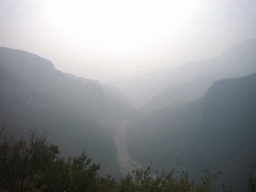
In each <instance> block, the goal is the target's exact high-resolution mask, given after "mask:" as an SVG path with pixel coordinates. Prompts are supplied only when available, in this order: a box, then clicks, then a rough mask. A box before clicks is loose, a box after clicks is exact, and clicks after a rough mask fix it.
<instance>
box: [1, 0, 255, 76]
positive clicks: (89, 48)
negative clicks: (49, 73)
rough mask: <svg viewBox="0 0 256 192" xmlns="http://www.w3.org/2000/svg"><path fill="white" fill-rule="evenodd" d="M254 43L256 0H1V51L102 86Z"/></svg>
mask: <svg viewBox="0 0 256 192" xmlns="http://www.w3.org/2000/svg"><path fill="white" fill-rule="evenodd" d="M254 37H256V1H255V0H179V1H177V0H173V1H172V0H126V1H124V0H79V1H78V0H72V1H71V0H61V1H57V0H0V46H3V47H10V48H14V49H22V50H25V51H28V52H32V53H35V54H37V55H39V56H41V57H44V58H47V59H49V60H51V61H52V62H53V64H54V65H55V67H56V68H57V69H59V70H61V71H63V72H68V73H73V74H75V75H78V76H83V77H87V78H92V79H98V80H103V79H104V78H111V77H128V76H131V75H137V74H143V73H147V72H150V71H153V70H156V69H159V68H166V67H169V66H171V65H176V64H179V63H183V62H186V61H190V60H201V59H207V58H211V57H214V56H216V55H219V54H220V53H222V52H223V51H225V50H226V49H227V48H229V47H231V46H233V45H234V44H237V43H239V42H241V41H243V40H245V39H248V38H254Z"/></svg>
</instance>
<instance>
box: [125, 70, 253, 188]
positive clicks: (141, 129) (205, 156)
mask: <svg viewBox="0 0 256 192" xmlns="http://www.w3.org/2000/svg"><path fill="white" fill-rule="evenodd" d="M255 95H256V74H252V75H249V76H245V77H239V78H231V79H224V80H220V81H217V82H215V83H213V85H212V86H211V87H210V88H209V90H208V91H207V92H206V94H205V95H204V96H203V97H201V98H200V99H198V100H197V101H194V102H190V103H182V102H180V103H176V104H173V105H170V106H168V107H165V108H163V109H160V110H157V111H154V112H152V113H150V114H148V115H146V116H144V117H143V118H141V119H138V120H137V121H135V122H132V123H130V125H129V128H128V129H127V146H128V149H129V151H130V153H131V155H132V156H134V157H135V158H136V159H137V160H138V161H139V162H140V163H146V164H150V163H152V165H153V166H155V167H156V168H158V169H165V170H170V169H171V168H174V170H176V172H177V173H180V172H181V171H182V170H188V171H189V173H198V172H199V171H200V170H203V169H204V168H207V167H210V170H212V172H217V171H223V172H224V174H223V175H222V177H221V178H220V180H221V181H224V183H225V184H226V186H229V184H232V185H233V189H236V190H238V191H239V190H240V191H244V189H245V188H246V184H247V181H246V179H247V178H248V175H249V170H248V169H249V168H248V166H247V163H255V162H256V155H255V151H256V140H255V137H256V129H255V128H256V98H255ZM192 176H193V177H194V178H195V179H199V178H198V177H199V176H198V175H197V174H194V175H192Z"/></svg>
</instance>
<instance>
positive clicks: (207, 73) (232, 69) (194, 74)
mask: <svg viewBox="0 0 256 192" xmlns="http://www.w3.org/2000/svg"><path fill="white" fill-rule="evenodd" d="M255 61H256V39H248V40H246V41H244V42H241V43H240V44H238V45H236V46H234V47H231V48H230V49H228V50H227V51H226V52H224V53H223V54H222V55H220V56H217V57H215V58H212V59H207V60H201V61H190V62H187V63H184V64H181V65H177V66H172V67H169V68H166V69H162V70H158V71H154V72H152V73H148V74H145V75H141V76H134V77H132V78H129V79H120V80H118V81H115V82H113V83H112V85H114V86H115V87H117V88H118V89H119V90H121V91H122V92H123V93H125V94H126V95H127V96H128V97H129V98H130V99H131V100H132V102H133V103H134V106H136V107H137V108H142V109H143V110H144V111H146V112H150V111H153V110H156V109H160V108H162V107H164V106H168V105H170V104H172V103H175V102H177V101H181V100H188V101H191V100H195V99H198V98H200V97H202V96H203V95H204V93H205V92H206V91H207V89H208V88H209V87H210V86H211V84H212V83H213V82H215V81H217V80H221V79H224V78H233V77H242V76H246V75H249V74H252V73H255V72H256V63H255ZM188 90H189V92H188ZM179 98H180V99H179Z"/></svg>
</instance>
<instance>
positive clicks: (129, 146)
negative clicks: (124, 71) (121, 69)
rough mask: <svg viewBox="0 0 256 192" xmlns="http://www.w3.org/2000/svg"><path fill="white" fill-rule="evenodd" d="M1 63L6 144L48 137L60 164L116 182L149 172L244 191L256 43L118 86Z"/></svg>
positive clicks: (41, 64)
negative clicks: (204, 178)
mask: <svg viewBox="0 0 256 192" xmlns="http://www.w3.org/2000/svg"><path fill="white" fill-rule="evenodd" d="M0 61H1V62H0V109H1V110H0V125H3V126H4V127H6V134H7V136H12V135H14V136H15V138H16V139H19V138H26V137H27V136H28V134H29V132H28V130H32V131H33V132H34V133H35V134H36V135H45V136H46V137H47V139H48V140H49V142H50V143H53V144H55V145H58V146H59V148H60V150H61V151H62V153H61V154H60V157H69V156H72V157H74V156H77V155H79V154H81V152H82V151H84V152H85V154H86V155H87V156H88V157H90V158H92V159H93V162H95V163H100V164H101V171H100V174H101V175H108V174H111V175H112V176H113V177H114V178H119V177H120V176H125V175H127V174H128V173H132V171H134V170H136V169H143V168H144V166H145V165H152V167H153V168H156V169H157V170H164V171H167V172H169V171H171V170H172V169H174V171H175V172H174V173H175V175H178V176H179V175H180V174H181V173H182V171H188V172H189V173H191V176H192V178H193V179H194V180H196V181H200V177H201V173H202V170H204V169H205V168H208V167H209V168H210V170H212V172H218V171H223V175H222V176H221V177H220V179H221V181H223V182H224V183H225V185H233V186H235V187H236V188H237V189H240V190H241V191H243V189H245V188H246V184H245V183H246V180H247V176H248V174H249V173H250V172H249V169H248V166H247V164H254V163H255V162H256V156H255V153H254V152H255V151H256V147H255V146H256V140H255V137H256V129H255V128H256V99H255V95H256V63H255V61H256V39H252V40H247V41H245V42H243V43H241V44H239V45H237V46H235V47H233V48H231V49H229V50H227V51H226V52H225V53H223V54H222V55H221V56H219V57H216V58H212V59H209V60H204V61H198V62H190V63H185V64H184V65H180V66H178V67H174V68H169V69H168V70H163V71H158V72H155V73H151V74H145V75H144V76H140V77H134V78H132V79H126V81H125V80H123V81H116V82H115V83H113V84H112V85H107V84H101V83H100V82H99V81H96V80H90V79H86V78H82V77H76V76H74V75H71V74H66V73H63V72H61V71H58V70H56V69H55V68H54V65H53V63H51V62H50V61H49V60H47V59H44V58H41V57H39V56H37V55H35V54H31V53H28V52H25V51H21V50H13V49H9V48H3V47H2V48H0ZM156 77H157V78H156ZM237 173H239V174H237Z"/></svg>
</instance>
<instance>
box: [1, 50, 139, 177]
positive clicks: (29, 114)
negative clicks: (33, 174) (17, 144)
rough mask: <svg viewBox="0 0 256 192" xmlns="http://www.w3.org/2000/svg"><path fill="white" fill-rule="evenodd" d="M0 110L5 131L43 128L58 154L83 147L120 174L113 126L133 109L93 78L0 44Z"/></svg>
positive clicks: (41, 131)
mask: <svg viewBox="0 0 256 192" xmlns="http://www.w3.org/2000/svg"><path fill="white" fill-rule="evenodd" d="M0 109H1V110H0V125H3V126H5V127H6V129H5V130H6V133H7V134H11V135H13V134H14V135H15V137H22V136H26V135H27V134H28V130H29V129H31V130H32V131H34V132H35V133H36V134H37V135H43V134H44V133H45V134H46V136H47V137H48V140H49V141H50V142H51V143H53V144H57V145H59V146H60V148H61V151H62V152H63V154H62V155H65V156H66V155H79V154H78V153H81V152H82V151H83V150H85V152H86V154H87V155H88V156H89V157H91V158H92V159H93V160H95V161H96V162H101V164H102V169H101V170H102V171H103V172H107V173H112V174H114V175H115V176H117V175H118V174H119V173H120V171H119V167H118V165H117V161H116V147H115V143H114V136H115V132H116V131H115V130H116V127H117V126H119V123H120V122H121V121H123V119H125V118H126V117H127V116H128V115H129V114H130V113H132V114H134V111H133V109H131V108H127V107H126V106H125V104H123V103H122V102H121V101H120V102H116V101H115V100H114V98H111V95H106V94H105V91H104V89H103V88H102V87H101V85H100V84H99V83H98V82H95V81H91V80H88V79H84V78H78V77H75V76H73V75H70V74H65V73H62V72H60V71H58V70H56V69H55V68H54V66H53V64H52V63H51V62H50V61H48V60H46V59H43V58H41V57H39V56H37V55H35V54H31V53H27V52H25V51H21V50H13V49H8V48H0Z"/></svg>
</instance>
